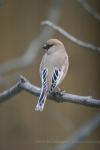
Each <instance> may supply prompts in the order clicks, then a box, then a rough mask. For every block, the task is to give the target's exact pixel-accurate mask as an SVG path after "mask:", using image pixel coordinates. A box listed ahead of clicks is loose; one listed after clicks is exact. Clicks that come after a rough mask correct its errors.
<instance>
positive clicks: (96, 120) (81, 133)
mask: <svg viewBox="0 0 100 150" xmlns="http://www.w3.org/2000/svg"><path fill="white" fill-rule="evenodd" d="M97 127H100V113H97V114H96V115H95V116H94V117H93V118H92V119H91V120H89V121H88V122H87V123H85V125H84V126H82V127H81V128H80V129H78V130H77V131H76V132H75V133H74V135H72V136H71V137H70V138H69V139H68V138H67V140H65V141H63V143H64V144H62V145H59V146H58V147H56V148H55V149H54V150H70V149H72V148H73V147H74V146H76V145H78V144H80V143H92V141H87V142H85V141H84V139H86V138H87V137H88V136H89V135H90V134H91V133H92V132H93V131H94V130H95V129H96V128H97ZM94 142H95V143H96V144H97V143H98V144H100V141H94Z"/></svg>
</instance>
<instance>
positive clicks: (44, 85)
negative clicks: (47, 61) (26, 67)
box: [39, 68, 48, 102]
mask: <svg viewBox="0 0 100 150" xmlns="http://www.w3.org/2000/svg"><path fill="white" fill-rule="evenodd" d="M47 76H48V69H47V68H44V69H43V70H42V71H41V81H42V88H41V94H40V98H39V102H43V99H44V97H45V92H46V91H47Z"/></svg>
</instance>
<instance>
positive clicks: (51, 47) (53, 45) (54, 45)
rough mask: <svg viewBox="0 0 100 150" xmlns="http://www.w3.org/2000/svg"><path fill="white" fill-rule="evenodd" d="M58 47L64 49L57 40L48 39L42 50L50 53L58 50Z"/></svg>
mask: <svg viewBox="0 0 100 150" xmlns="http://www.w3.org/2000/svg"><path fill="white" fill-rule="evenodd" d="M60 47H64V46H63V43H62V42H61V41H59V40H57V39H49V40H48V41H47V42H46V43H45V44H44V45H43V49H45V50H46V51H47V52H50V53H52V52H54V51H57V50H59V48H60Z"/></svg>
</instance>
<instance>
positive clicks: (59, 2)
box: [0, 0, 64, 74]
mask: <svg viewBox="0 0 100 150" xmlns="http://www.w3.org/2000/svg"><path fill="white" fill-rule="evenodd" d="M63 1H64V0H53V1H52V6H51V9H50V11H49V13H48V17H47V18H48V19H49V20H51V21H53V22H55V23H58V21H59V19H60V16H61V12H62V6H63ZM53 34H54V30H52V29H50V28H48V27H45V28H43V30H42V32H41V33H40V34H39V36H38V37H36V38H35V39H33V40H32V41H31V42H30V45H29V47H28V49H27V50H26V52H25V53H24V54H23V55H22V56H20V57H18V58H14V59H11V60H9V61H7V62H5V63H3V64H0V74H3V73H6V72H8V71H11V70H14V69H18V68H24V67H27V66H29V65H30V64H32V63H33V62H34V61H35V58H36V56H37V54H38V52H39V49H40V48H41V45H42V44H43V42H44V41H46V40H47V39H48V38H50V37H51V36H53Z"/></svg>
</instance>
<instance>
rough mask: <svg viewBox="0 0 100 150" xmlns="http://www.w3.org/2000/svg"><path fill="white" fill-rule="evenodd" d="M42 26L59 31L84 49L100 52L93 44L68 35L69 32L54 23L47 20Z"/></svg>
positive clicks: (99, 48)
mask: <svg viewBox="0 0 100 150" xmlns="http://www.w3.org/2000/svg"><path fill="white" fill-rule="evenodd" d="M41 24H42V25H47V26H49V27H51V28H52V29H54V30H56V31H58V32H59V33H61V34H62V35H64V36H65V37H66V38H67V39H69V40H70V41H72V42H73V43H75V44H77V45H79V46H81V47H84V48H89V49H91V50H93V51H97V52H100V47H97V46H95V45H93V44H91V43H87V42H84V41H81V40H79V39H78V38H76V37H74V36H73V35H71V34H70V33H68V32H67V31H65V30H63V29H62V28H61V27H60V26H57V25H55V24H54V23H53V22H51V21H49V20H47V21H42V23H41Z"/></svg>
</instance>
